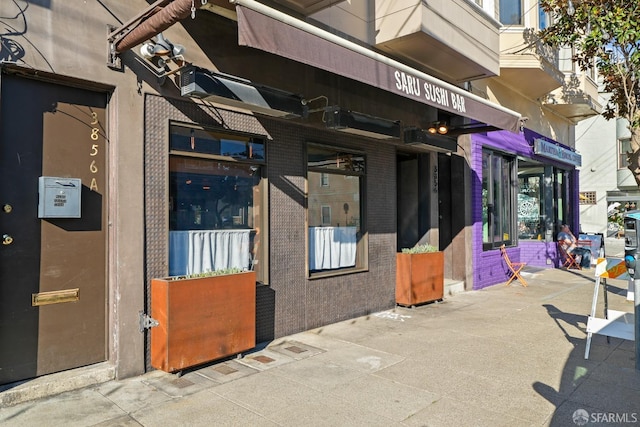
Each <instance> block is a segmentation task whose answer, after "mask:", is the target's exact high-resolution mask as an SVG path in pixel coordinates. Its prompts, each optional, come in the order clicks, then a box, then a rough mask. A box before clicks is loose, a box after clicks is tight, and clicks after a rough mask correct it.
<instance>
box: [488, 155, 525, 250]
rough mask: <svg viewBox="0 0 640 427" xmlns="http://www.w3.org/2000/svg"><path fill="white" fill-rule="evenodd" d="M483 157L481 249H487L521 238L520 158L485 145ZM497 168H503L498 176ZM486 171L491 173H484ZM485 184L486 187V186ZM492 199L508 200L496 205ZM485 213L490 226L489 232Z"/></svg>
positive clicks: (508, 244)
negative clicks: (518, 200) (497, 223)
mask: <svg viewBox="0 0 640 427" xmlns="http://www.w3.org/2000/svg"><path fill="white" fill-rule="evenodd" d="M485 156H488V161H487V163H488V165H489V166H488V167H487V168H485ZM482 157H483V159H482V164H483V166H482V228H483V231H482V249H483V250H484V251H489V250H495V249H498V248H499V247H500V246H501V245H503V244H504V245H506V246H515V245H517V242H518V234H517V233H518V231H517V227H516V223H517V183H518V180H517V179H518V177H517V171H518V163H517V159H516V157H515V156H513V155H508V154H505V153H502V152H500V151H496V150H491V149H487V148H483V149H482ZM496 160H497V162H496ZM496 163H497V164H496ZM505 167H506V169H505ZM496 169H499V170H500V176H499V177H496V176H494V175H495V172H496ZM487 174H488V176H485V175H487ZM485 186H486V187H487V188H485ZM496 187H497V188H496ZM485 191H486V200H485ZM489 201H497V202H500V201H504V202H505V203H503V204H500V206H497V207H496V206H495V204H494V203H489ZM498 211H499V212H498ZM485 217H486V227H487V230H486V236H485ZM496 218H498V221H499V223H500V224H499V227H498V228H499V229H498V230H497V229H496V226H495V224H496ZM500 234H502V238H498V239H496V236H500ZM485 237H486V239H485Z"/></svg>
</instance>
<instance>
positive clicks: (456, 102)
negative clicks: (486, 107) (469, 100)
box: [393, 70, 467, 113]
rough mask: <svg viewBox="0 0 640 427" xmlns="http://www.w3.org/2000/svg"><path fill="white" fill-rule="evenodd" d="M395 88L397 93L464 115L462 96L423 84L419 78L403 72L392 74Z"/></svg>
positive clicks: (429, 84) (432, 85) (432, 84)
mask: <svg viewBox="0 0 640 427" xmlns="http://www.w3.org/2000/svg"><path fill="white" fill-rule="evenodd" d="M393 75H394V78H395V87H396V89H397V90H398V91H400V92H402V93H404V94H405V95H409V96H412V97H416V98H424V99H425V100H427V101H430V102H433V103H435V104H437V105H440V106H441V107H445V108H447V109H451V108H453V109H454V110H456V111H457V112H459V113H466V112H467V106H466V102H465V97H464V95H462V94H459V93H454V92H451V91H449V90H448V89H445V88H443V87H441V86H439V85H436V84H434V83H430V82H426V81H425V82H423V81H422V80H421V79H420V78H419V77H416V76H412V75H411V74H408V73H405V72H404V71H399V70H396V71H395V72H394V74H393Z"/></svg>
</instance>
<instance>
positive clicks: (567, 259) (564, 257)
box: [558, 241, 582, 270]
mask: <svg viewBox="0 0 640 427" xmlns="http://www.w3.org/2000/svg"><path fill="white" fill-rule="evenodd" d="M558 253H559V254H560V261H561V262H562V266H561V268H566V269H567V270H569V269H571V268H575V269H576V270H582V267H580V264H578V260H577V259H576V257H575V256H574V255H573V254H571V252H569V251H567V249H566V247H565V245H564V243H563V242H562V241H558Z"/></svg>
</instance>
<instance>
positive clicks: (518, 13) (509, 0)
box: [499, 0, 523, 25]
mask: <svg viewBox="0 0 640 427" xmlns="http://www.w3.org/2000/svg"><path fill="white" fill-rule="evenodd" d="M499 10H500V23H501V24H502V25H523V16H522V0H500V9H499Z"/></svg>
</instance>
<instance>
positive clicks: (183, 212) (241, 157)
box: [169, 124, 266, 281]
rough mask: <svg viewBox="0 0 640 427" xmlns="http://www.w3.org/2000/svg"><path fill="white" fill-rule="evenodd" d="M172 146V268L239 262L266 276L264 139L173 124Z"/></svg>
mask: <svg viewBox="0 0 640 427" xmlns="http://www.w3.org/2000/svg"><path fill="white" fill-rule="evenodd" d="M169 149H170V152H169V240H170V241H169V274H170V275H172V276H179V275H185V274H197V273H201V272H205V271H214V270H224V269H229V268H240V269H243V270H255V271H256V275H257V277H258V279H259V280H261V281H264V280H265V279H266V272H265V271H264V269H263V268H262V265H261V264H260V261H261V259H264V250H265V245H264V244H261V242H262V241H264V239H265V236H264V233H261V230H265V228H264V227H263V226H262V225H263V223H264V222H265V220H266V218H265V215H266V209H265V206H266V198H265V197H264V196H263V194H264V188H263V187H264V184H263V180H262V173H263V168H264V160H265V158H264V141H263V140H262V139H258V138H253V137H250V136H245V135H239V134H230V133H225V132H223V131H220V130H210V129H204V128H196V127H190V126H186V125H176V124H174V125H172V126H171V133H170V141H169Z"/></svg>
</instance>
